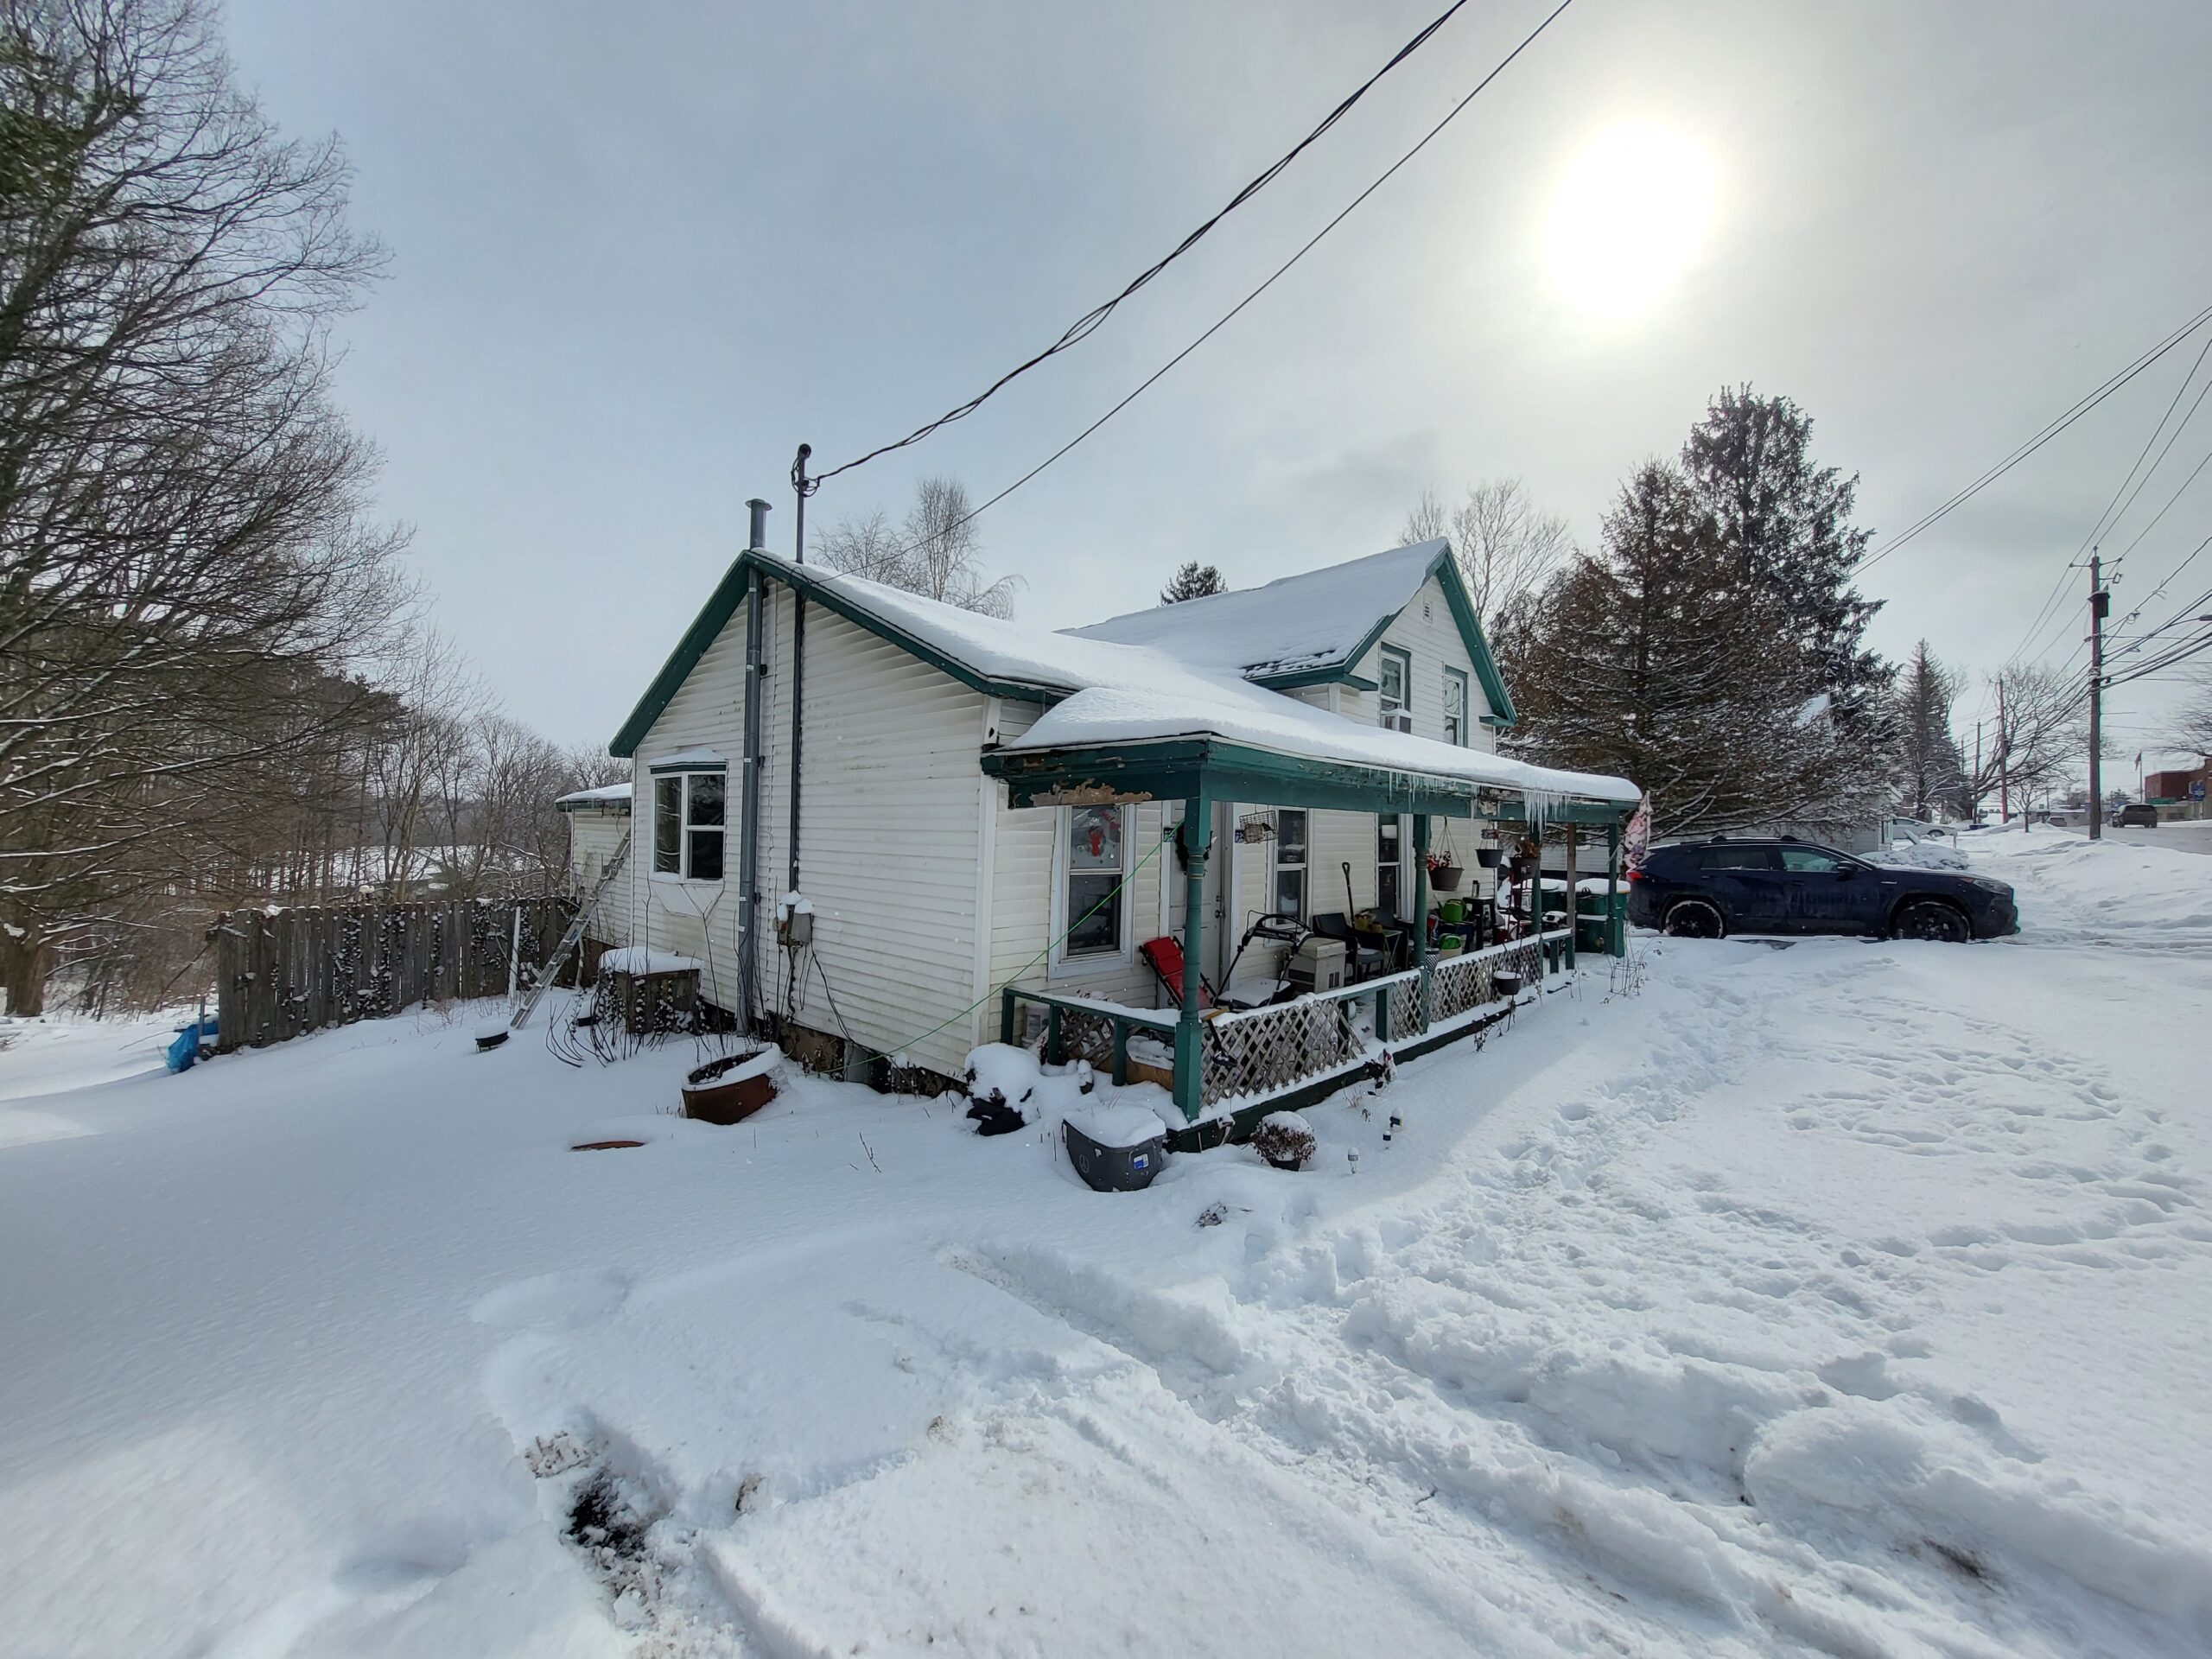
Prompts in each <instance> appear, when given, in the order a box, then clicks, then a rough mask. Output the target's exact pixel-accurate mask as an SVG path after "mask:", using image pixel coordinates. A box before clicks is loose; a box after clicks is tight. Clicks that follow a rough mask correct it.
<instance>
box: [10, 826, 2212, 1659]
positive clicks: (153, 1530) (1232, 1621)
mask: <svg viewBox="0 0 2212 1659" xmlns="http://www.w3.org/2000/svg"><path fill="white" fill-rule="evenodd" d="M1967 852H1968V855H1969V856H1970V857H1972V858H1973V859H1974V861H1975V865H1976V868H1980V869H1983V870H1986V871H1988V872H1991V873H1993V874H2000V875H2003V876H2005V877H2006V878H2007V879H2011V880H2016V881H2017V882H2018V884H2019V885H2020V887H2021V893H2022V899H2023V911H2024V931H2023V932H2022V934H2021V935H2020V936H2019V937H2018V938H2015V939H2012V940H2006V941H2003V942H1999V943H1996V944H1981V945H1974V946H1966V947H1943V946H1931V945H1904V944H1897V945H1892V944H1864V943H1860V942H1857V941H1852V940H1841V939H1835V940H1808V941H1804V942H1802V943H1798V944H1794V945H1791V946H1789V948H1787V949H1777V948H1775V947H1773V946H1771V945H1769V944H1759V943H1755V942H1734V941H1727V942H1717V943H1715V942H1701V941H1679V942H1677V941H1669V942H1665V943H1664V944H1661V943H1659V942H1656V941H1651V940H1649V939H1639V941H1638V942H1637V947H1636V955H1635V957H1633V959H1632V963H1631V965H1630V968H1629V969H1627V970H1626V971H1625V973H1624V972H1622V971H1620V970H1616V971H1615V972H1614V973H1613V974H1611V976H1609V975H1608V974H1607V972H1606V971H1605V964H1600V965H1599V968H1598V969H1595V970H1593V971H1591V972H1587V973H1586V974H1585V975H1584V976H1583V977H1582V979H1581V980H1580V983H1579V984H1578V985H1577V986H1576V987H1574V988H1572V989H1568V990H1563V991H1560V992H1559V993H1557V994H1555V995H1550V996H1548V997H1546V998H1545V999H1543V1001H1541V1004H1539V1005H1538V1006H1536V1007H1532V1008H1530V1009H1529V1010H1526V1011H1524V1012H1523V1013H1522V1014H1521V1015H1519V1016H1518V1017H1517V1018H1516V1020H1515V1022H1514V1024H1513V1025H1512V1026H1511V1027H1510V1028H1507V1029H1504V1030H1502V1031H1500V1032H1498V1033H1493V1034H1492V1035H1491V1039H1490V1040H1489V1041H1488V1043H1487V1044H1486V1046H1485V1047H1484V1049H1483V1050H1482V1051H1481V1052H1473V1051H1472V1050H1471V1046H1461V1047H1459V1048H1456V1049H1452V1050H1446V1051H1445V1052H1442V1053H1440V1054H1438V1055H1436V1056H1433V1057H1431V1058H1427V1059H1425V1060H1422V1061H1419V1062H1416V1063H1414V1064H1412V1065H1408V1066H1407V1067H1405V1068H1403V1070H1402V1072H1401V1074H1400V1077H1399V1078H1398V1080H1397V1082H1396V1083H1395V1084H1393V1085H1392V1086H1391V1087H1390V1088H1389V1089H1388V1090H1386V1091H1384V1092H1383V1093H1381V1094H1379V1095H1378V1094H1373V1093H1368V1094H1362V1095H1359V1096H1340V1097H1338V1099H1337V1100H1336V1101H1333V1102H1331V1103H1327V1104H1325V1105H1324V1106H1322V1107H1319V1108H1318V1109H1315V1110H1314V1111H1313V1112H1312V1113H1311V1114H1309V1121H1310V1122H1311V1123H1312V1124H1313V1128H1315V1129H1316V1131H1317V1133H1318V1135H1319V1141H1320V1152H1319V1157H1318V1159H1317V1160H1316V1163H1315V1165H1314V1166H1313V1167H1310V1168H1309V1169H1308V1170H1306V1172H1304V1173H1298V1174H1284V1173H1277V1172H1274V1171H1272V1170H1269V1169H1268V1168H1266V1167H1265V1166H1262V1165H1261V1164H1260V1163H1259V1162H1258V1161H1257V1160H1255V1158H1253V1157H1252V1156H1251V1154H1249V1153H1247V1152H1244V1151H1242V1150H1238V1149H1224V1150H1221V1151H1217V1152H1212V1153H1208V1154H1204V1155H1201V1156H1198V1157H1183V1158H1177V1159H1175V1160H1172V1161H1171V1163H1170V1165H1169V1167H1168V1169H1167V1171H1166V1173H1165V1174H1164V1175H1163V1177H1162V1179H1160V1181H1159V1182H1158V1183H1157V1184H1155V1185H1154V1187H1153V1188H1152V1189H1150V1190H1149V1191H1148V1192H1143V1193H1140V1194H1133V1195H1119V1196H1114V1197H1105V1196H1099V1195H1094V1194H1092V1193H1090V1192H1088V1191H1086V1190H1085V1189H1084V1188H1083V1187H1081V1186H1080V1185H1077V1183H1076V1181H1075V1179H1074V1178H1073V1177H1072V1175H1071V1173H1069V1171H1068V1169H1067V1166H1066V1162H1065V1158H1064V1157H1063V1156H1060V1155H1058V1154H1056V1152H1055V1150H1054V1148H1053V1146H1052V1142H1051V1141H1050V1139H1049V1138H1048V1137H1046V1135H1042V1134H1040V1133H1038V1132H1032V1133H1030V1134H1027V1135H1010V1136H1007V1137H1004V1138H1002V1139H999V1140H995V1141H981V1140H977V1139H976V1138H974V1137H973V1136H972V1135H969V1134H968V1133H967V1130H966V1126H965V1125H964V1124H963V1122H961V1120H960V1119H959V1117H958V1116H957V1113H956V1112H954V1111H952V1110H950V1109H947V1107H946V1106H944V1105H942V1104H931V1105H927V1106H925V1105H924V1104H922V1103H916V1102H913V1101H895V1100H890V1099H885V1098H881V1097H878V1096H872V1095H869V1094H868V1093H866V1092H864V1091H862V1090H856V1089H852V1088H849V1087H845V1086H842V1085H837V1084H826V1083H817V1082H803V1083H801V1084H798V1086H797V1087H796V1088H795V1089H794V1090H791V1092H790V1093H788V1094H787V1095H786V1096H785V1098H783V1099H782V1100H779V1102H778V1103H776V1104H775V1105H773V1106H772V1107H771V1108H770V1109H768V1111H767V1112H766V1113H764V1114H763V1115H762V1116H760V1117H758V1118H756V1119H754V1120H753V1121H751V1122H747V1123H746V1124H744V1125H741V1126H740V1127H739V1128H708V1127H705V1126H702V1125H694V1124H690V1123H686V1122H680V1121H678V1120H676V1119H673V1118H671V1117H669V1116H665V1115H664V1108H666V1107H667V1106H668V1105H670V1104H671V1103H672V1101H673V1098H674V1094H675V1086H676V1083H677V1078H678V1077H679V1076H680V1074H681V1072H682V1071H683V1069H684V1068H685V1067H686V1066H687V1065H689V1064H690V1061H691V1055H690V1050H689V1048H688V1047H685V1048H681V1049H675V1048H672V1049H669V1050H664V1051H662V1052H658V1053H652V1054H647V1055H645V1056H644V1057H642V1058H638V1059H635V1060H632V1061H630V1062H627V1063H626V1064H624V1065H620V1066H617V1067H613V1068H611V1069H604V1070H602V1069H601V1068H599V1067H597V1066H595V1065H594V1066H591V1067H589V1068H588V1069H585V1070H582V1071H571V1070H569V1069H567V1068H565V1067H563V1066H562V1065H559V1064H557V1063H556V1061H555V1060H554V1058H552V1057H551V1056H550V1054H549V1053H548V1052H546V1051H545V1049H544V1048H543V1046H541V1045H540V1044H539V1043H537V1041H535V1040H531V1039H524V1040H522V1041H518V1042H510V1043H509V1044H508V1045H506V1046H505V1047H504V1048H502V1049H499V1050H496V1051H493V1052H489V1053H479V1052H476V1051H475V1049H474V1044H473V1042H472V1041H471V1040H470V1036H469V1033H470V1031H471V1029H472V1027H473V1025H474V1020H475V1018H476V1017H477V1016H478V1014H479V1012H480V1011H476V1010H463V1011H459V1012H457V1013H455V1014H452V1015H451V1016H449V1017H440V1016H435V1015H423V1016H421V1017H416V1018H406V1019H402V1020H392V1021H385V1022H382V1023H380V1024H377V1025H372V1026H365V1027H353V1028H351V1029H348V1030H345V1031H340V1032H334V1033H325V1034H322V1035H320V1036H317V1037H315V1038H311V1039H304V1040H302V1041H298V1042H295V1043H291V1044H289V1045H286V1046H283V1047H281V1048H277V1049H272V1050H270V1051H267V1052H263V1053H259V1054H254V1055H248V1056H240V1057H236V1058H226V1059H224V1060H221V1061H219V1062H217V1063H214V1064H212V1065H205V1066H201V1067H198V1068H195V1069H194V1070H193V1071H190V1072H188V1073H186V1074H184V1075H182V1076H179V1077H169V1076H166V1075H161V1074H158V1073H155V1074H150V1075H134V1073H142V1072H143V1071H145V1069H146V1067H148V1066H157V1065H158V1064H159V1061H158V1048H157V1047H156V1046H151V1045H152V1043H153V1041H154V1039H157V1038H158V1036H159V1034H160V1033H159V1032H158V1030H156V1029H150V1028H149V1029H148V1030H145V1031H142V1032H139V1033H137V1035H136V1036H135V1037H133V1036H131V1035H130V1033H123V1032H119V1031H118V1030H117V1029H116V1028H88V1027H67V1026H49V1027H31V1028H28V1029H27V1028H23V1027H16V1028H14V1030H13V1032H12V1033H10V1034H12V1035H13V1037H14V1039H15V1040H14V1043H13V1046H11V1047H10V1048H9V1049H8V1050H7V1051H6V1052H0V1528H4V1536H5V1538H6V1540H7V1543H6V1547H5V1548H4V1549H0V1621H4V1622H0V1651H4V1652H6V1653H9V1654H16V1653H22V1654H25V1655H30V1656H41V1659H44V1656H63V1655H99V1656H109V1655H118V1654H130V1655H133V1656H165V1655H178V1656H184V1655H195V1656H209V1659H260V1656H281V1655H291V1654H296V1655H310V1654H312V1655H326V1654H344V1655H361V1654H384V1655H410V1656H420V1655H444V1654H453V1655H476V1654H512V1655H530V1656H534V1659H535V1656H558V1655H602V1654H606V1655H612V1654H649V1655H658V1656H678V1655H692V1654H707V1655H711V1654H774V1655H792V1654H808V1655H811V1654H829V1653H837V1654H847V1653H853V1652H863V1653H869V1654H879V1655H880V1654H905V1653H918V1652H921V1651H923V1650H925V1649H934V1650H936V1651H950V1652H972V1653H1005V1654H1051V1655H1056V1656H1057V1655H1080V1654H1090V1653H1109V1652H1111V1653H1124V1652H1131V1651H1135V1652H1143V1653H1222V1654H1242V1653H1262V1652H1264V1653H1269V1654H1314V1655H1323V1654H1327V1655H1337V1654H1344V1653H1351V1652H1370V1651H1383V1652H1392V1651H1395V1652H1402V1653H1407V1654H1432V1653H1457V1652H1465V1651H1475V1652H1482V1653H1491V1654H1503V1655H1535V1654H1577V1655H1580V1654H1592V1653H1609V1652H1618V1653H1656V1654H1677V1653H1679V1654H1696V1655H1715V1654H1718V1655H1751V1654H1769V1653H1777V1652H1783V1653H1789V1652H1813V1653H1827V1654H1839V1655H1853V1656H1858V1655H1891V1654H1894V1655H1914V1654H1929V1655H1935V1654H1941V1655H1952V1656H1992V1659H1993V1656H1999V1655H2053V1656H2056V1655H2066V1656H2079V1655H2094V1654H2113V1655H2133V1654H2161V1655H2163V1654H2185V1653H2202V1652H2204V1651H2206V1650H2208V1648H2212V1408H2208V1405H2207V1399H2208V1389H2207V1388H2206V1385H2205V1379H2206V1378H2207V1377H2208V1376H2212V1212H2208V1209H2207V1196H2208V1192H2207V1187H2206V1185H2205V1172H2206V1171H2207V1170H2208V1169H2212V1128H2208V1127H2207V1123H2206V1120H2205V1116H2204V1112H2203V1105H2202V1102H2203V1083H2202V1063H2201V1059H2200V1058H2198V1057H2199V1056H2200V1055H2201V1053H2202V1020H2203V1015H2204V1010H2205V1009H2206V1008H2207V1007H2212V882H2208V881H2207V880H2205V873H2207V872H2208V867H2207V866H2205V865H2204V864H2203V863H2202V862H2201V861H2199V860H2196V859H2195V858H2190V857H2186V856H2183V855H2177V854H2174V853H2171V852H2167V851H2164V849H2140V848H2133V847H2123V846H2106V847H2103V848H2093V847H2091V846H2089V845H2088V843H2087V842H2082V841H2079V840H2076V839H2075V838H2073V837H2064V836H2041V835H2038V836H2022V837H2005V838H2001V839H2000V838H1990V837H1984V838H1976V837H1968V838H1967ZM1630 981H1633V982H1636V983H1635V984H1634V985H1633V986H1632V987H1631V985H1630V983H1628V982H1630ZM134 1044H136V1045H137V1046H134ZM142 1047H143V1053H142V1052H140V1049H141V1048H142ZM1394 1111H1395V1112H1396V1113H1397V1114H1399V1115H1400V1116H1402V1118H1403V1124H1402V1128H1399V1129H1398V1131H1397V1133H1396V1134H1395V1136H1394V1137H1393V1139H1392V1140H1391V1141H1390V1142H1389V1144H1388V1145H1386V1144H1385V1142H1384V1138H1383V1137H1384V1135H1385V1133H1386V1130H1387V1128H1388V1127H1389V1117H1390V1115H1391V1114H1392V1113H1393V1112H1394ZM11 1122H12V1123H14V1124H15V1125H16V1134H15V1135H13V1136H12V1137H10V1135H9V1134H8V1133H7V1129H8V1126H9V1125H10V1123H11ZM621 1138H629V1139H637V1140H640V1141H645V1143H646V1144H645V1145H643V1146H641V1147H636V1148H632V1149H628V1150H615V1151H604V1152H574V1151H571V1150H569V1147H570V1146H571V1144H572V1143H573V1142H575V1141H585V1140H599V1139H621ZM1352 1150H1357V1152H1358V1153H1359V1154H1360V1156H1359V1160H1358V1163H1357V1171H1356V1173H1355V1172H1354V1170H1353V1167H1352V1166H1351V1162H1350V1160H1348V1157H1347V1154H1348V1153H1349V1152H1351V1151H1352ZM1207 1223H1211V1224H1207Z"/></svg>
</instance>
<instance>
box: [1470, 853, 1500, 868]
mask: <svg viewBox="0 0 2212 1659" xmlns="http://www.w3.org/2000/svg"><path fill="white" fill-rule="evenodd" d="M1475 862H1476V863H1478V864H1479V865H1481V866H1482V867H1483V868H1484V869H1486V870H1494V869H1496V868H1497V848H1495V847H1478V848H1476V849H1475Z"/></svg>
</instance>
